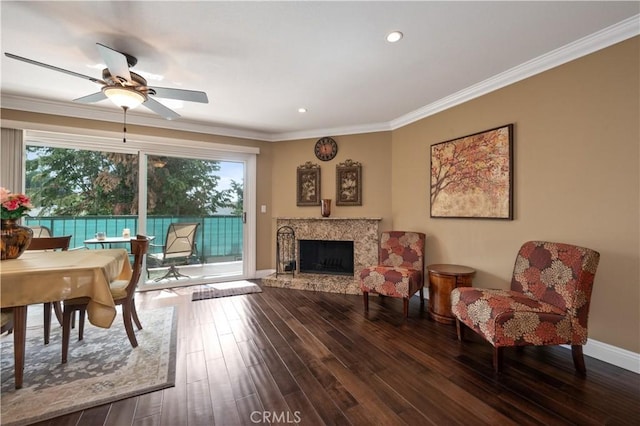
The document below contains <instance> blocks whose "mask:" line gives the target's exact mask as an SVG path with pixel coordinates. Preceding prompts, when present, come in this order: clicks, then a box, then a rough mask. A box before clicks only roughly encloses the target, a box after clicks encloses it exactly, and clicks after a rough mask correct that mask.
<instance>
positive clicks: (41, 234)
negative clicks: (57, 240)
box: [29, 225, 53, 238]
mask: <svg viewBox="0 0 640 426" xmlns="http://www.w3.org/2000/svg"><path fill="white" fill-rule="evenodd" d="M29 228H31V230H32V231H33V238H46V237H52V236H53V234H52V233H51V229H49V228H48V227H46V226H43V225H29Z"/></svg>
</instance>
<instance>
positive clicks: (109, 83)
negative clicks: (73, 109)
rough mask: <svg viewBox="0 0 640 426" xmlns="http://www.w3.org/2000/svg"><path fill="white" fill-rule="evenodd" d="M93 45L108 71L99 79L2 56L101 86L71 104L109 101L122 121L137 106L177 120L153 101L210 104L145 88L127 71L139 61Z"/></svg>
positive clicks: (194, 95)
mask: <svg viewBox="0 0 640 426" xmlns="http://www.w3.org/2000/svg"><path fill="white" fill-rule="evenodd" d="M96 45H97V46H98V51H99V52H100V56H102V59H103V60H104V62H105V64H106V65H107V68H105V69H103V70H102V79H98V78H94V77H90V76H88V75H84V74H80V73H77V72H74V71H69V70H65V69H63V68H59V67H56V66H53V65H48V64H44V63H42V62H38V61H34V60H33V59H28V58H24V57H22V56H18V55H14V54H12V53H7V52H5V55H6V56H7V57H9V58H11V59H17V60H19V61H23V62H27V63H29V64H33V65H38V66H41V67H44V68H49V69H51V70H54V71H58V72H63V73H65V74H69V75H72V76H75V77H80V78H83V79H85V80H89V81H92V82H94V83H97V84H101V85H102V90H101V91H100V92H97V93H93V94H91V95H87V96H83V97H81V98H77V99H74V100H73V101H74V102H79V103H94V102H99V101H102V100H104V99H107V98H108V99H110V100H111V101H113V103H115V104H116V105H118V106H119V107H121V108H122V109H123V110H124V112H125V120H126V113H127V110H129V109H132V108H135V107H136V106H138V105H140V104H142V105H144V106H145V107H147V108H149V109H150V110H151V111H153V112H155V113H156V114H159V115H161V116H162V117H164V118H166V119H167V120H173V119H174V118H178V117H180V115H179V114H178V113H176V112H175V111H173V110H171V109H169V108H167V107H166V106H164V105H163V104H161V103H160V102H158V101H156V100H155V99H154V97H158V98H165V99H176V100H181V101H188V102H200V103H205V104H206V103H208V102H209V99H208V98H207V94H206V93H205V92H199V91H195V90H184V89H171V88H168V87H156V86H148V85H147V80H145V79H144V78H143V77H142V76H141V75H139V74H137V73H135V72H133V71H131V70H129V68H130V67H133V66H135V65H136V63H138V59H136V58H135V57H134V56H131V55H129V54H127V53H122V52H118V51H117V50H114V49H112V48H110V47H107V46H105V45H103V44H100V43H96ZM125 131H126V129H125Z"/></svg>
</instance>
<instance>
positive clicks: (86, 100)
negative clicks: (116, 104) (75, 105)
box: [73, 92, 107, 104]
mask: <svg viewBox="0 0 640 426" xmlns="http://www.w3.org/2000/svg"><path fill="white" fill-rule="evenodd" d="M103 99H107V96H106V95H105V94H104V92H97V93H92V94H91V95H87V96H83V97H81V98H78V99H74V100H73V102H79V103H81V104H91V103H94V102H100V101H101V100H103Z"/></svg>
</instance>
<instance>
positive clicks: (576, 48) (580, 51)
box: [389, 15, 640, 130]
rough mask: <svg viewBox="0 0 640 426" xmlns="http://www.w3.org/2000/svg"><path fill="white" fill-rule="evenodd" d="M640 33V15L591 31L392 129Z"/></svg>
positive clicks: (407, 117) (410, 115)
mask: <svg viewBox="0 0 640 426" xmlns="http://www.w3.org/2000/svg"><path fill="white" fill-rule="evenodd" d="M638 34H640V15H635V16H632V17H631V18H628V19H625V20H624V21H621V22H619V23H617V24H615V25H612V26H610V27H607V28H605V29H603V30H600V31H598V32H595V33H593V34H590V35H588V36H586V37H583V38H581V39H579V40H576V41H574V42H572V43H569V44H567V45H565V46H562V47H560V48H558V49H555V50H552V51H551V52H549V53H546V54H544V55H542V56H539V57H537V58H535V59H532V60H530V61H527V62H525V63H523V64H520V65H518V66H516V67H513V68H511V69H509V70H507V71H504V72H502V73H500V74H497V75H495V76H493V77H491V78H488V79H486V80H484V81H481V82H480V83H477V84H474V85H473V86H469V87H467V88H466V89H463V90H460V91H459V92H456V93H454V94H452V95H450V96H446V97H444V98H442V99H440V100H438V101H436V102H433V103H431V104H429V105H426V106H424V107H422V108H419V109H417V110H415V111H412V112H410V113H408V114H405V115H403V116H401V117H398V118H396V119H394V120H391V121H390V122H389V126H390V128H391V130H396V129H398V128H400V127H403V126H406V125H408V124H411V123H413V122H415V121H418V120H421V119H423V118H426V117H429V116H431V115H434V114H436V113H438V112H442V111H444V110H447V109H449V108H452V107H454V106H457V105H460V104H463V103H465V102H468V101H470V100H472V99H475V98H478V97H480V96H482V95H486V94H487V93H490V92H493V91H495V90H498V89H501V88H503V87H506V86H508V85H510V84H513V83H516V82H518V81H521V80H524V79H526V78H529V77H531V76H534V75H536V74H540V73H542V72H544V71H547V70H550V69H551V68H555V67H557V66H560V65H562V64H565V63H567V62H570V61H573V60H575V59H578V58H581V57H583V56H586V55H588V54H590V53H593V52H596V51H598V50H601V49H604V48H606V47H609V46H612V45H614V44H616V43H619V42H621V41H624V40H627V39H629V38H631V37H635V36H637V35H638Z"/></svg>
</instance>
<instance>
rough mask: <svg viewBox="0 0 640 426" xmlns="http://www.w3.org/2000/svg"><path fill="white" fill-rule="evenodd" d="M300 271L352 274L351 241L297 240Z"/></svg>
mask: <svg viewBox="0 0 640 426" xmlns="http://www.w3.org/2000/svg"><path fill="white" fill-rule="evenodd" d="M298 243H299V247H300V272H301V273H310V274H329V275H353V241H324V240H299V241H298Z"/></svg>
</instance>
